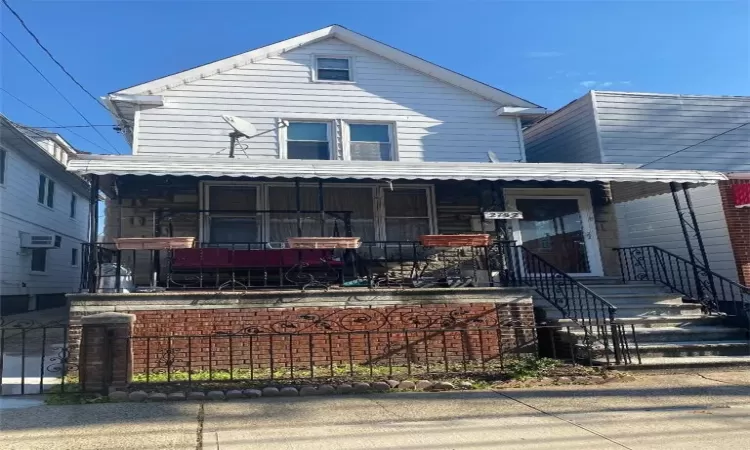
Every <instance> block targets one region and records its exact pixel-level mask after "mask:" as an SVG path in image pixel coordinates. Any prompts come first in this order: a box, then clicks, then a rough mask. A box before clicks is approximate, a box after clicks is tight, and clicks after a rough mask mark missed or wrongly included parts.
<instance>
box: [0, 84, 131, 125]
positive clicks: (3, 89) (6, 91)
mask: <svg viewBox="0 0 750 450" xmlns="http://www.w3.org/2000/svg"><path fill="white" fill-rule="evenodd" d="M0 89H2V88H0ZM2 90H5V89H2ZM5 92H8V91H5ZM8 95H10V94H8ZM26 126H27V127H29V128H45V129H52V128H91V127H105V128H118V127H117V125H112V124H109V125H57V126H54V127H51V126H49V125H26Z"/></svg>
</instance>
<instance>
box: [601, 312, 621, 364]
mask: <svg viewBox="0 0 750 450" xmlns="http://www.w3.org/2000/svg"><path fill="white" fill-rule="evenodd" d="M609 325H610V329H611V333H612V349H613V350H614V353H615V364H617V365H620V364H621V363H622V349H621V348H620V339H621V337H620V331H619V329H618V328H617V324H616V323H615V312H614V311H613V310H612V309H610V310H609ZM604 338H605V339H606V336H605V337H604ZM605 351H606V346H605Z"/></svg>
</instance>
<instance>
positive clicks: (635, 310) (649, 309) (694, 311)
mask: <svg viewBox="0 0 750 450" xmlns="http://www.w3.org/2000/svg"><path fill="white" fill-rule="evenodd" d="M542 302H544V303H545V304H542ZM534 306H538V307H541V308H542V309H543V310H544V311H545V313H546V319H547V321H550V320H557V319H562V318H563V314H562V313H561V312H560V310H558V309H557V308H555V307H554V306H552V305H550V304H549V302H547V301H546V300H544V299H540V300H539V301H536V300H535V302H534ZM701 314H702V313H701V306H700V305H696V304H690V303H682V304H679V305H670V304H630V305H619V306H618V307H617V312H616V317H618V318H627V317H634V318H635V317H649V316H700V315H701ZM584 315H585V316H587V317H588V314H584Z"/></svg>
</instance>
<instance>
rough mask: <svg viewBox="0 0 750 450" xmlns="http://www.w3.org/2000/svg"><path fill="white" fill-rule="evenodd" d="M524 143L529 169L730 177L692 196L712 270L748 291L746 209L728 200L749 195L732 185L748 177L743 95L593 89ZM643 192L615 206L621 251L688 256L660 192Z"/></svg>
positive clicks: (665, 193)
mask: <svg viewBox="0 0 750 450" xmlns="http://www.w3.org/2000/svg"><path fill="white" fill-rule="evenodd" d="M524 136H525V142H526V153H527V158H528V161H530V162H566V163H575V162H580V163H624V164H630V165H633V166H634V167H644V168H649V169H686V170H715V171H720V172H727V173H730V177H731V178H733V180H731V181H728V182H721V183H719V184H716V185H707V186H702V187H695V188H693V189H691V190H690V192H691V194H692V198H693V201H694V203H695V211H696V215H697V217H698V222H699V224H700V231H701V234H702V237H703V241H704V243H705V245H706V249H707V253H708V257H709V261H710V265H711V269H712V270H714V271H716V272H718V273H720V274H723V275H725V276H727V277H729V278H731V279H732V280H739V281H740V282H742V283H744V284H746V285H747V284H750V239H748V236H750V209H748V208H744V209H741V208H739V207H740V206H742V205H743V201H742V199H740V198H739V197H740V194H737V195H735V192H736V193H740V192H744V191H745V190H747V189H748V188H745V187H733V186H735V185H737V186H739V185H743V184H744V185H747V184H748V183H749V182H748V181H747V180H748V179H750V177H748V176H747V173H748V172H750V97H728V96H698V95H671V94H645V93H628V92H604V91H591V92H589V93H588V94H586V95H584V96H583V97H581V98H579V99H577V100H575V101H573V102H571V103H570V104H568V105H566V106H564V107H563V108H560V109H559V110H558V111H556V112H554V113H553V114H551V115H549V116H547V117H545V118H544V119H543V120H541V121H540V122H538V123H536V124H534V125H533V126H532V127H530V128H528V129H526V130H525V131H524ZM732 172H736V174H734V175H731V173H732ZM743 173H744V175H743ZM743 179H744V181H743ZM645 193H650V194H654V195H653V196H650V197H647V198H642V199H638V200H634V201H629V202H624V203H619V204H617V205H616V211H617V218H618V229H619V233H620V241H621V243H622V245H624V246H640V245H657V246H659V247H662V248H664V249H666V250H670V251H673V252H675V253H677V254H680V255H683V256H684V255H686V254H687V250H686V244H685V239H684V238H683V233H682V230H681V227H680V223H679V220H678V216H677V213H676V210H675V206H674V202H673V198H672V196H671V194H670V193H669V189H668V187H667V186H654V187H653V188H649V189H646V190H645V191H644V194H645ZM735 196H736V197H737V198H735ZM744 203H750V200H745V201H744ZM745 206H747V205H746V204H745ZM694 245H695V242H694ZM696 251H697V245H696Z"/></svg>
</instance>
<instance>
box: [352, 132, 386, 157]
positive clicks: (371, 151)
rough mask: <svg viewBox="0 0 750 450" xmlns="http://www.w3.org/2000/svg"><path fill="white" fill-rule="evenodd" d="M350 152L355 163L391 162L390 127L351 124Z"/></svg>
mask: <svg viewBox="0 0 750 450" xmlns="http://www.w3.org/2000/svg"><path fill="white" fill-rule="evenodd" d="M349 141H350V145H349V149H350V150H349V152H350V155H351V159H352V160H353V161H390V160H391V159H393V157H392V146H391V132H390V127H389V126H388V125H385V124H350V125H349Z"/></svg>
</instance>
